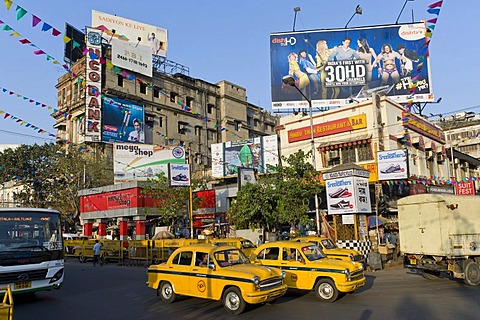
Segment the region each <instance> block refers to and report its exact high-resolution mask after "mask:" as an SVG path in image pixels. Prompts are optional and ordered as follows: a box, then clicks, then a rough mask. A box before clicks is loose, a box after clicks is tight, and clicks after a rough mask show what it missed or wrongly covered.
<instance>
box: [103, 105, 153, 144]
mask: <svg viewBox="0 0 480 320" xmlns="http://www.w3.org/2000/svg"><path fill="white" fill-rule="evenodd" d="M102 113H103V115H102V116H103V117H102V119H103V123H102V141H103V142H133V143H145V131H144V124H145V120H144V119H145V116H144V112H143V106H141V105H138V104H135V103H133V102H130V101H127V100H123V99H119V98H115V97H105V98H104V99H103V112H102Z"/></svg>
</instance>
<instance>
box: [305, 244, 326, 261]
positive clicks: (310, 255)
mask: <svg viewBox="0 0 480 320" xmlns="http://www.w3.org/2000/svg"><path fill="white" fill-rule="evenodd" d="M302 252H303V254H304V255H305V256H306V257H307V259H308V261H315V260H320V259H323V258H325V257H326V255H325V254H324V253H323V252H322V250H321V249H320V248H319V247H317V246H306V247H302Z"/></svg>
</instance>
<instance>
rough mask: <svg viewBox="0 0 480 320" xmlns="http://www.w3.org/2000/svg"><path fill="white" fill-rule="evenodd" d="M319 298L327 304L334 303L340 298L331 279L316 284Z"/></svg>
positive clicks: (316, 292) (321, 280)
mask: <svg viewBox="0 0 480 320" xmlns="http://www.w3.org/2000/svg"><path fill="white" fill-rule="evenodd" d="M315 294H316V295H317V298H319V299H320V300H322V301H325V302H333V301H335V300H337V298H338V290H337V288H336V287H335V284H334V283H333V281H332V280H330V279H320V280H318V281H317V283H316V284H315Z"/></svg>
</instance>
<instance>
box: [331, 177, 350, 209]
mask: <svg viewBox="0 0 480 320" xmlns="http://www.w3.org/2000/svg"><path fill="white" fill-rule="evenodd" d="M326 187H327V208H328V214H345V213H355V212H357V208H356V207H355V196H354V192H355V185H354V177H345V178H338V179H332V180H330V181H327V182H326Z"/></svg>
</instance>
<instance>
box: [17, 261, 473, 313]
mask: <svg viewBox="0 0 480 320" xmlns="http://www.w3.org/2000/svg"><path fill="white" fill-rule="evenodd" d="M65 273H66V275H65V282H64V285H63V287H62V288H61V289H60V290H57V291H52V292H39V293H36V294H35V295H33V296H32V295H31V296H25V297H22V296H20V297H14V303H15V306H14V319H15V320H31V319H49V320H57V319H59V320H60V319H62V320H63V319H68V320H85V319H92V320H94V319H102V320H103V319H105V320H108V319H115V320H122V319H136V320H147V319H156V320H158V319H175V320H180V319H192V320H193V319H194V320H207V319H256V320H258V319H262V320H263V319H276V320H278V319H320V318H321V319H358V320H367V319H462V320H465V319H467V320H468V319H478V318H479V314H480V294H479V293H480V287H469V286H466V285H464V284H463V283H462V282H460V281H457V280H453V279H448V278H442V279H438V280H434V281H429V280H425V279H423V278H422V277H421V276H419V275H416V274H411V273H409V272H408V270H406V269H403V267H402V266H392V267H390V268H386V269H384V270H377V271H375V272H372V271H369V272H366V276H367V284H366V286H365V287H363V288H361V289H360V290H358V291H356V292H355V293H353V294H348V295H345V296H343V297H341V298H340V299H339V300H337V301H336V302H334V303H321V302H319V301H318V300H316V298H315V294H314V293H313V292H304V291H295V290H294V291H288V292H287V294H286V295H285V296H283V297H282V298H280V299H278V300H277V301H276V302H275V303H273V304H266V305H262V306H258V307H249V308H248V309H247V311H246V312H245V313H243V314H241V315H239V316H231V315H228V314H227V313H226V312H225V311H224V310H223V306H222V304H221V302H218V301H210V300H202V299H195V298H188V297H181V298H180V299H179V300H178V301H176V302H174V303H172V304H164V303H162V302H161V301H160V298H158V297H157V296H156V293H155V292H154V291H153V290H152V289H149V288H147V287H146V285H145V281H146V268H145V267H128V266H118V265H117V264H107V265H105V266H103V267H99V266H97V267H93V266H92V264H91V263H86V264H81V263H79V262H78V261H76V260H67V262H66V268H65Z"/></svg>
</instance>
